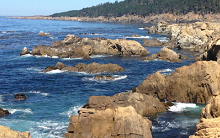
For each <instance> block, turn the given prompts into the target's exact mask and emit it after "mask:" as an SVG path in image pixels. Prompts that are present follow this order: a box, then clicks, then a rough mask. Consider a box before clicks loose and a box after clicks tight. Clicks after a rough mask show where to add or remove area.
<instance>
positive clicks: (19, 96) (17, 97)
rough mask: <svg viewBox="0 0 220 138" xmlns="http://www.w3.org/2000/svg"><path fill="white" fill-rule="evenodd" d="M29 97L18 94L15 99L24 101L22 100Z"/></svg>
mask: <svg viewBox="0 0 220 138" xmlns="http://www.w3.org/2000/svg"><path fill="white" fill-rule="evenodd" d="M27 98H28V97H27V96H26V95H25V94H20V95H19V94H16V95H15V97H14V100H15V101H22V100H26V99H27Z"/></svg>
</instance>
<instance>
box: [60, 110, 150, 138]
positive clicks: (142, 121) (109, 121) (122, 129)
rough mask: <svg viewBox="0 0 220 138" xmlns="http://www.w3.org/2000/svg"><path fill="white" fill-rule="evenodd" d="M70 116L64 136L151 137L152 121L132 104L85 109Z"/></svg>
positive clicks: (74, 137)
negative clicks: (112, 107)
mask: <svg viewBox="0 0 220 138" xmlns="http://www.w3.org/2000/svg"><path fill="white" fill-rule="evenodd" d="M78 113H79V115H73V116H71V117H70V123H69V126H68V133H67V134H64V137H66V138H93V137H94V138H110V137H111V138H125V137H129V138H152V134H151V127H152V123H151V121H149V120H148V119H147V118H145V117H142V116H141V115H140V114H138V113H137V112H136V110H135V109H134V108H133V107H132V106H128V107H117V108H116V109H110V108H108V109H105V110H95V109H85V108H82V109H81V110H79V111H78Z"/></svg>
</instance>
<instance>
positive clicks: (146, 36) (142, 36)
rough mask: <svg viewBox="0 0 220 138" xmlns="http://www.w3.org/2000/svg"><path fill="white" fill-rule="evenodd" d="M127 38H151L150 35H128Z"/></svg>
mask: <svg viewBox="0 0 220 138" xmlns="http://www.w3.org/2000/svg"><path fill="white" fill-rule="evenodd" d="M125 38H150V36H139V37H132V36H127V37H125Z"/></svg>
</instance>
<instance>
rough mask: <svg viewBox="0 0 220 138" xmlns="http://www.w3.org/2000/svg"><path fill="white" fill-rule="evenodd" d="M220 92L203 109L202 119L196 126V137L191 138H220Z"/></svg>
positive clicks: (191, 137)
mask: <svg viewBox="0 0 220 138" xmlns="http://www.w3.org/2000/svg"><path fill="white" fill-rule="evenodd" d="M219 124H220V92H219V91H218V92H217V93H216V94H215V95H214V96H213V97H212V98H211V99H210V101H209V102H208V104H207V105H206V107H205V108H203V109H202V112H201V119H200V121H199V123H198V124H197V125H196V126H197V130H196V133H195V135H192V136H190V137H189V138H201V137H202V138H217V137H220V127H219Z"/></svg>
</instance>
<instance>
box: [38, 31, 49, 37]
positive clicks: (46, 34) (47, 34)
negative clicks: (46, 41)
mask: <svg viewBox="0 0 220 138" xmlns="http://www.w3.org/2000/svg"><path fill="white" fill-rule="evenodd" d="M38 35H39V36H50V33H44V32H43V31H41V32H39V34H38Z"/></svg>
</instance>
